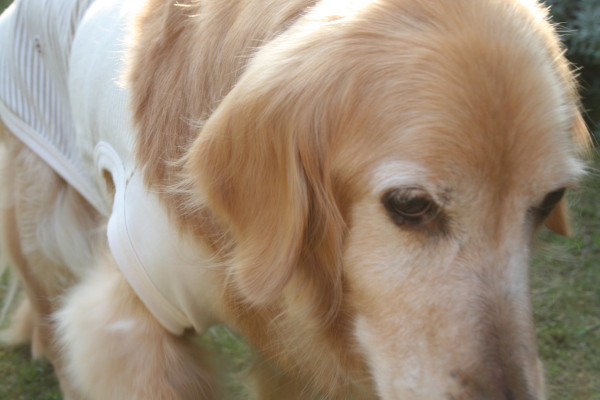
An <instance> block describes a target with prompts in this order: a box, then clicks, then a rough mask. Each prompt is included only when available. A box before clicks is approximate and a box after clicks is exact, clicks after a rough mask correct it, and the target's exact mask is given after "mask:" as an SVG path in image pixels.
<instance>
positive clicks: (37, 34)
mask: <svg viewBox="0 0 600 400" xmlns="http://www.w3.org/2000/svg"><path fill="white" fill-rule="evenodd" d="M93 1H94V0H17V1H15V2H14V3H13V4H12V5H11V6H10V7H9V8H8V9H7V10H6V11H5V12H4V13H3V14H2V16H1V17H0V116H1V117H2V119H3V120H4V122H5V124H6V125H7V126H8V128H9V129H10V130H11V131H12V132H13V133H14V134H15V135H16V136H17V137H18V138H19V139H20V140H21V141H23V142H24V143H25V144H26V145H28V146H29V147H30V148H31V149H32V150H33V151H34V152H36V153H37V154H38V155H39V156H40V157H41V158H42V159H44V161H46V162H47V163H48V164H50V165H51V166H52V167H53V168H54V169H55V170H56V171H57V172H58V173H59V174H60V175H61V176H63V178H65V179H66V180H67V181H68V182H69V183H70V184H71V185H72V186H73V187H75V189H77V190H78V191H79V192H80V193H81V194H82V195H83V196H84V197H85V198H86V199H87V200H88V201H90V202H91V203H92V204H93V205H95V206H96V207H97V208H99V207H101V206H100V205H99V204H98V196H99V194H98V193H97V190H96V189H95V188H94V186H93V185H90V177H89V176H88V175H89V174H88V172H86V168H84V167H83V164H82V160H81V157H80V155H79V151H78V149H77V146H76V140H74V139H75V135H76V131H75V128H74V126H73V119H72V116H71V112H70V110H71V108H70V104H69V94H68V82H67V77H68V69H69V55H70V49H71V44H72V42H73V38H74V35H75V31H76V29H77V26H78V24H79V22H80V21H81V19H82V18H83V16H84V14H85V11H86V10H87V8H88V7H89V5H90V4H91V3H93Z"/></svg>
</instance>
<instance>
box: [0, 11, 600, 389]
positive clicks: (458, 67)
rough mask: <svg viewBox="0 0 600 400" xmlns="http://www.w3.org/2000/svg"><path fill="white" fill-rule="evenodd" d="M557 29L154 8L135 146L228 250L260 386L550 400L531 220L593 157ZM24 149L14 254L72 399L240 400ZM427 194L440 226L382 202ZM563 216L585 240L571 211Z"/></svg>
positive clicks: (89, 214)
mask: <svg viewBox="0 0 600 400" xmlns="http://www.w3.org/2000/svg"><path fill="white" fill-rule="evenodd" d="M546 18H547V16H546V13H545V11H544V10H542V9H541V8H540V6H539V5H537V4H536V3H535V2H533V1H530V0H486V1H481V0H455V1H442V0H439V1H438V0H434V1H426V2H423V1H418V0H379V1H367V0H357V1H347V2H336V1H327V0H325V1H321V2H318V1H316V0H293V1H276V0H247V1H241V0H236V1H232V0H203V1H193V0H189V1H181V2H178V3H177V4H176V5H175V4H174V2H172V1H164V0H148V2H147V4H146V5H145V10H144V12H143V13H142V15H141V17H140V18H139V20H138V21H137V30H136V35H135V37H134V38H133V40H132V43H133V45H132V50H131V54H130V55H129V56H130V63H129V70H128V73H127V77H126V82H127V85H129V87H130V89H131V93H132V104H131V108H132V113H133V117H134V122H135V126H136V129H137V131H138V138H137V143H136V152H137V153H136V159H137V161H138V163H139V165H140V166H141V167H144V173H145V183H146V185H147V186H148V188H150V189H159V191H160V193H161V199H162V201H163V204H164V205H165V206H166V207H167V209H168V210H169V212H170V216H171V218H172V220H173V223H174V224H176V225H177V226H178V228H179V230H180V232H181V233H182V234H183V235H193V236H194V237H195V238H196V240H198V241H203V242H205V243H207V244H208V245H209V247H210V248H211V249H212V251H213V252H214V262H215V265H216V266H219V268H213V269H211V271H210V272H204V273H205V274H206V276H207V282H210V284H211V285H216V286H217V287H219V288H220V290H219V291H217V292H216V293H220V294H219V295H218V296H216V297H215V298H214V299H213V302H214V308H215V310H216V311H215V310H213V313H214V314H215V315H213V317H214V318H215V320H216V322H222V323H225V324H227V325H228V326H229V327H230V328H232V329H234V330H236V331H238V332H240V333H241V334H243V335H244V336H245V337H246V338H247V339H248V341H249V342H250V343H251V344H252V345H253V346H254V347H255V348H256V349H257V350H258V352H259V356H258V360H257V362H256V364H255V366H254V367H253V369H252V374H251V375H252V376H253V377H254V378H255V382H256V383H255V386H254V388H255V395H256V397H257V398H260V399H273V400H276V399H283V398H285V399H310V398H323V397H325V398H328V399H370V398H381V399H386V400H392V399H402V400H406V399H410V400H413V399H414V400H417V399H440V400H443V399H465V400H466V399H477V398H490V399H519V400H521V399H522V400H527V399H531V400H534V399H535V400H539V399H543V398H544V394H543V372H542V371H541V366H540V364H539V362H538V360H537V351H536V346H535V336H534V330H533V325H532V317H531V309H530V302H529V297H528V289H527V258H528V256H529V246H530V243H531V241H532V237H533V235H534V234H535V231H536V230H537V229H538V228H539V226H540V225H541V223H542V221H541V220H536V219H535V218H534V217H532V215H534V214H535V213H536V211H535V210H536V207H538V205H540V204H542V203H543V201H544V199H545V198H546V196H547V195H548V193H552V192H554V191H556V190H558V189H561V188H565V187H567V188H568V187H574V186H575V185H576V182H577V178H578V176H579V175H580V174H581V164H580V163H579V161H578V159H579V157H580V156H581V155H582V153H583V152H584V151H585V149H586V148H587V147H588V146H589V144H588V140H589V139H588V136H587V130H586V128H585V126H584V123H583V120H582V118H581V115H580V113H579V111H578V107H579V104H578V97H577V92H576V87H575V81H574V78H573V73H572V72H571V71H570V68H569V65H568V63H567V61H566V60H565V58H564V57H563V50H562V48H561V47H560V44H559V41H558V39H557V36H556V34H555V32H554V30H553V28H552V27H551V25H550V24H549V23H548V22H547V21H546ZM7 136H8V135H7ZM5 142H6V143H7V148H8V151H7V154H6V155H5V164H6V165H5V167H4V179H5V185H10V186H12V187H13V188H14V189H13V190H12V191H6V190H4V191H3V193H12V194H14V195H11V194H5V195H4V196H5V207H4V210H3V212H4V217H3V220H4V222H3V227H2V232H3V241H4V242H3V243H4V244H3V251H5V250H4V249H8V252H9V255H10V258H11V263H12V264H13V265H14V266H15V269H16V270H17V271H18V272H19V274H20V277H21V279H22V281H23V282H24V286H25V288H26V290H27V292H28V298H29V300H28V302H26V303H25V305H24V306H23V308H22V312H21V313H20V315H21V318H20V319H19V318H17V326H20V328H15V329H14V330H13V335H12V336H13V338H14V339H15V341H16V340H17V339H19V336H21V337H22V336H29V335H32V336H33V337H34V338H36V337H37V339H35V342H36V343H37V344H36V346H37V348H38V349H40V350H38V352H42V350H41V349H43V352H44V353H45V354H46V355H47V356H48V357H49V358H50V359H51V360H52V362H53V363H54V364H55V366H56V368H57V372H58V374H59V377H60V378H61V387H62V388H63V392H64V394H65V398H80V396H84V395H86V396H89V397H90V398H94V399H96V398H97V399H105V398H115V399H167V398H168V399H197V398H207V399H208V398H219V394H218V389H217V388H216V383H215V378H214V375H213V374H212V372H211V368H210V367H209V366H208V365H207V363H206V361H205V358H206V357H205V356H204V355H203V353H202V352H201V351H200V350H199V349H197V348H196V347H195V346H194V344H193V343H192V341H191V338H190V337H189V336H187V335H186V336H184V337H182V338H176V337H173V336H172V335H170V334H169V333H168V332H166V330H164V329H163V328H162V327H161V326H160V325H159V324H158V322H157V321H155V320H154V319H153V317H152V316H151V315H150V313H149V312H148V311H147V310H146V309H145V307H144V306H143V304H141V302H140V301H139V300H138V299H137V297H135V295H134V294H133V291H132V290H131V288H130V287H129V286H128V284H127V283H126V281H125V280H124V278H123V277H122V276H121V274H120V272H119V271H118V270H117V269H116V268H115V266H114V265H113V264H114V263H113V261H112V260H111V258H110V256H109V255H107V254H105V253H106V252H104V251H102V250H101V249H102V248H103V246H102V245H97V247H98V248H94V246H96V245H95V243H97V242H98V239H97V236H98V235H99V233H102V232H103V225H102V224H103V222H102V221H101V220H100V219H99V218H98V216H96V215H95V214H94V212H93V211H92V210H91V209H90V207H89V206H87V205H86V204H85V202H84V201H83V199H82V198H81V197H80V196H78V195H77V194H76V193H75V192H74V191H73V190H72V189H71V188H69V187H68V186H67V185H66V184H65V183H64V181H62V180H61V179H60V178H58V177H57V176H56V175H53V173H52V171H50V170H49V169H48V168H47V167H45V166H44V165H43V162H41V161H40V160H39V159H37V158H36V157H35V156H34V155H33V154H32V153H31V152H29V151H28V150H27V149H25V148H23V146H22V145H20V144H19V143H18V142H16V141H15V140H14V139H11V138H10V137H7V138H6V139H5ZM413 167H414V168H413ZM40 174H46V175H48V177H47V178H46V179H42V178H40ZM44 185H45V186H44ZM406 185H408V186H411V187H412V186H415V185H418V186H419V188H420V190H423V191H425V192H427V193H428V195H429V196H430V197H431V199H433V200H432V201H434V202H435V203H436V206H437V207H439V208H440V215H436V217H435V219H434V220H432V221H431V224H429V225H425V224H422V225H418V226H412V225H406V224H404V225H403V224H400V223H398V224H395V223H393V221H392V220H391V218H390V216H389V215H388V212H386V211H385V209H384V208H383V206H382V200H381V199H382V195H383V194H384V192H386V191H389V190H390V189H393V188H397V187H404V186H406ZM41 187H45V188H44V189H43V193H45V194H46V196H47V197H48V198H44V199H38V200H36V202H32V201H31V199H32V196H31V195H30V194H28V193H27V191H28V190H34V189H39V188H41ZM165 188H168V190H164V189H165ZM59 197H60V199H61V200H60V201H57V198H59ZM35 207H37V209H36V208H35ZM42 220H44V221H48V220H49V221H50V222H48V223H47V224H46V225H45V226H46V227H47V226H62V225H61V224H68V226H69V229H70V230H72V231H73V232H81V233H82V235H83V237H85V238H86V240H85V244H84V245H83V246H81V247H83V249H82V250H80V251H81V252H82V255H81V256H80V257H79V259H80V260H81V264H82V265H79V266H71V265H60V255H59V256H57V257H52V255H51V253H52V250H48V249H56V248H59V249H60V248H61V244H60V243H58V244H57V243H50V244H48V243H46V242H43V243H39V241H38V242H37V243H36V237H39V235H37V234H36V233H35V232H33V233H27V232H26V231H25V229H27V228H28V227H29V229H31V226H37V225H36V223H37V222H39V221H42ZM64 221H66V222H64ZM545 223H546V225H547V226H548V227H549V228H551V229H553V230H554V231H556V232H558V233H561V234H569V233H570V227H569V225H568V218H567V207H566V203H565V202H564V200H561V202H560V203H559V204H558V205H557V206H556V207H554V208H553V209H552V211H551V212H550V214H549V215H548V216H547V218H546V219H545ZM40 229H42V228H40ZM15 232H18V233H19V235H18V236H17V235H15V234H14V233H15ZM36 235H37V236H36ZM16 238H19V240H20V243H21V244H19V242H16V241H15V240H16ZM25 248H27V249H29V250H31V251H29V250H28V251H24V250H23V249H25ZM49 254H50V255H49ZM56 276H61V277H63V278H61V279H58V278H56ZM199 290H201V289H199ZM63 292H64V293H65V294H64V296H63V297H64V298H63V299H62V300H60V297H61V296H62V294H63ZM91 309H93V310H95V312H93V313H91V312H89V310H91ZM50 320H53V321H55V324H56V325H52V324H51V323H50ZM28 321H29V322H28ZM121 321H134V322H135V323H134V324H133V325H131V326H129V325H127V326H128V328H127V329H124V330H120V328H119V329H113V330H111V329H112V328H111V329H108V328H107V327H115V326H121V325H119V323H120V322H121ZM19 324H20V325H19ZM115 324H116V325H115ZM105 328H107V329H105ZM197 333H202V332H197ZM56 343H59V344H60V347H57V346H56ZM99 349H100V350H99Z"/></svg>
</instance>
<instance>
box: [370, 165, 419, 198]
mask: <svg viewBox="0 0 600 400" xmlns="http://www.w3.org/2000/svg"><path fill="white" fill-rule="evenodd" d="M372 176H373V178H372V182H373V184H372V190H373V192H374V193H375V194H379V193H381V192H383V191H385V190H387V189H389V188H392V187H398V186H406V185H416V184H418V185H420V186H424V184H425V183H426V180H427V178H428V177H429V176H430V174H429V172H428V171H427V169H426V168H424V167H423V166H421V165H420V164H417V163H415V162H413V161H407V160H387V161H385V162H382V163H381V164H379V165H378V166H377V167H376V168H375V169H374V171H373V175H372Z"/></svg>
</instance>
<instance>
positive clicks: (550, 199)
mask: <svg viewBox="0 0 600 400" xmlns="http://www.w3.org/2000/svg"><path fill="white" fill-rule="evenodd" d="M565 190H566V189H564V188H563V189H559V190H555V191H554V192H551V193H549V194H548V195H547V196H546V198H545V199H544V201H542V204H540V205H539V206H538V207H536V209H537V212H538V215H539V217H540V218H541V219H542V220H543V219H545V218H546V217H547V216H548V215H550V213H551V212H552V210H554V207H556V205H557V204H558V203H559V202H560V201H561V200H562V198H563V197H564V195H565Z"/></svg>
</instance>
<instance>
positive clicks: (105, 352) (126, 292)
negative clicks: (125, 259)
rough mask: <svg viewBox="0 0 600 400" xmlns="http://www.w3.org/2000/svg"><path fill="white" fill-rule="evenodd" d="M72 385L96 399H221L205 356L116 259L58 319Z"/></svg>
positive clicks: (79, 289) (99, 269) (103, 264)
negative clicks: (158, 315) (157, 314)
mask: <svg viewBox="0 0 600 400" xmlns="http://www.w3.org/2000/svg"><path fill="white" fill-rule="evenodd" d="M55 321H56V324H57V329H58V336H59V338H60V339H59V340H60V344H61V346H62V355H63V357H64V360H65V365H66V370H67V373H68V375H69V378H70V380H71V381H72V384H73V385H74V386H75V387H77V388H79V389H80V390H81V391H82V392H83V393H85V394H86V395H87V396H89V397H90V398H91V399H95V400H96V399H97V400H104V399H115V400H119V399H122V400H136V399H139V400H142V399H143V400H153V399H157V400H158V399H169V400H180V399H181V400H183V399H189V400H192V399H194V400H196V399H216V398H219V396H218V394H217V391H216V386H217V385H216V380H215V379H214V378H213V376H212V375H211V374H210V371H209V368H208V366H207V362H206V359H205V358H206V357H205V356H204V355H203V352H202V349H200V348H199V347H198V345H197V344H195V343H194V342H193V341H192V340H191V338H186V337H176V336H174V335H172V334H171V333H169V332H168V331H166V330H165V329H164V328H163V327H162V326H161V325H160V324H159V323H158V322H157V321H156V319H155V318H154V317H153V316H152V315H151V314H150V312H149V311H148V310H147V309H146V308H145V306H144V305H143V304H142V303H141V301H140V300H139V299H138V297H137V296H136V295H135V293H134V292H133V290H132V289H131V287H130V286H129V284H128V283H127V281H126V280H125V278H124V277H123V275H121V272H120V271H119V270H118V268H117V267H116V266H115V264H114V261H113V260H112V258H111V257H110V255H105V256H104V257H102V259H101V260H100V261H99V263H98V265H97V266H96V268H94V270H93V271H92V272H91V273H90V274H89V275H88V276H87V277H86V278H85V279H84V280H83V281H82V282H81V283H80V284H78V285H77V286H75V287H74V288H73V289H72V291H71V292H70V293H69V294H68V296H67V297H66V299H65V303H64V305H63V307H62V308H61V310H60V311H58V312H57V313H56V315H55Z"/></svg>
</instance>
